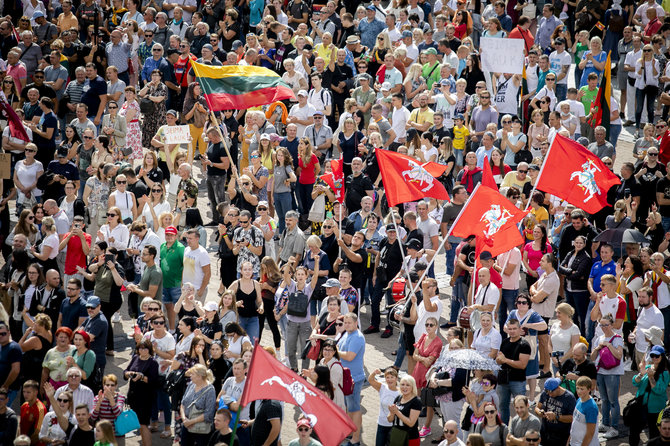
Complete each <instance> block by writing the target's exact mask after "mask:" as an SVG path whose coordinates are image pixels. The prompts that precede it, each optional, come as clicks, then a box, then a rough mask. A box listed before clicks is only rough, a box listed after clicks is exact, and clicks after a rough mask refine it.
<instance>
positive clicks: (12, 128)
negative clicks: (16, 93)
mask: <svg viewBox="0 0 670 446" xmlns="http://www.w3.org/2000/svg"><path fill="white" fill-rule="evenodd" d="M0 113H2V114H4V115H5V116H6V117H7V125H8V126H9V134H10V135H11V136H12V137H14V138H19V139H22V140H24V141H25V142H30V138H29V137H28V132H26V128H25V127H24V126H23V122H21V118H19V115H17V114H16V112H15V111H14V109H13V108H12V106H11V105H10V104H9V103H8V102H7V100H6V99H5V96H4V95H2V96H0Z"/></svg>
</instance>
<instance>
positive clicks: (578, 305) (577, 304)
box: [565, 290, 591, 336]
mask: <svg viewBox="0 0 670 446" xmlns="http://www.w3.org/2000/svg"><path fill="white" fill-rule="evenodd" d="M590 296H591V294H590V293H589V292H588V291H568V290H565V302H566V303H568V304H570V305H571V306H572V308H574V309H575V314H574V316H573V317H572V319H573V322H574V323H575V324H577V326H578V327H579V331H580V332H581V333H582V336H586V318H587V317H588V318H589V321H590V320H591V317H590V316H589V312H588V308H589V302H591V299H590Z"/></svg>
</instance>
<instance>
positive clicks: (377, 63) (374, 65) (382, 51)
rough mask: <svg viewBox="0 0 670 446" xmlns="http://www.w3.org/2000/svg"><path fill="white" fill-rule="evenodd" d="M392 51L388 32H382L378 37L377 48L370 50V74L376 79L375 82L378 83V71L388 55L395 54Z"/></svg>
mask: <svg viewBox="0 0 670 446" xmlns="http://www.w3.org/2000/svg"><path fill="white" fill-rule="evenodd" d="M392 51H393V49H392V47H391V39H389V35H388V33H387V32H386V31H382V32H381V33H379V35H378V36H377V40H376V42H375V46H374V47H373V48H372V49H371V50H370V60H369V61H368V73H370V75H371V76H373V77H375V82H377V79H376V74H377V70H379V67H381V66H382V65H383V64H384V57H386V53H388V52H391V54H393V53H392Z"/></svg>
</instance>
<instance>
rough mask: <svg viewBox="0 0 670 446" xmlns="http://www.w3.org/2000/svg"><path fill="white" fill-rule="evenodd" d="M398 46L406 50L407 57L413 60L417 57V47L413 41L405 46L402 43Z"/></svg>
mask: <svg viewBox="0 0 670 446" xmlns="http://www.w3.org/2000/svg"><path fill="white" fill-rule="evenodd" d="M400 48H405V50H406V51H407V58H409V59H412V60H413V61H415V60H416V58H417V57H419V48H418V47H417V46H416V45H415V44H414V43H412V44H411V45H410V46H407V45H405V44H404V43H403V44H402V45H400Z"/></svg>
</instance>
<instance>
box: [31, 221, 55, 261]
mask: <svg viewBox="0 0 670 446" xmlns="http://www.w3.org/2000/svg"><path fill="white" fill-rule="evenodd" d="M42 234H43V236H44V241H43V242H42V244H41V245H40V251H39V252H38V251H37V247H36V246H35V245H33V246H31V247H30V251H31V252H32V254H33V257H34V258H35V259H37V260H38V261H39V262H40V264H41V265H42V267H43V268H44V271H49V270H50V269H55V270H56V271H60V269H59V267H58V262H57V261H56V257H58V246H59V245H60V239H59V238H58V231H57V229H56V222H55V221H54V219H53V217H44V218H43V219H42Z"/></svg>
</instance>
